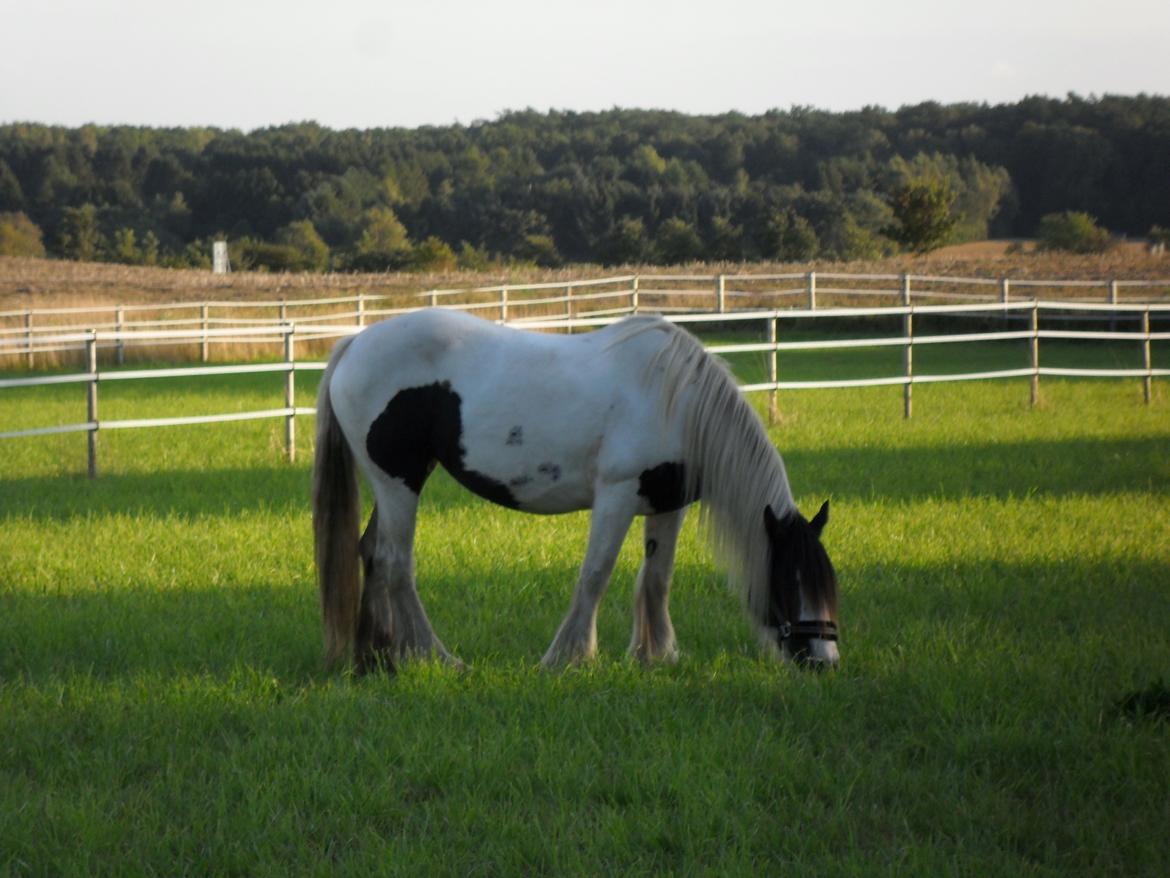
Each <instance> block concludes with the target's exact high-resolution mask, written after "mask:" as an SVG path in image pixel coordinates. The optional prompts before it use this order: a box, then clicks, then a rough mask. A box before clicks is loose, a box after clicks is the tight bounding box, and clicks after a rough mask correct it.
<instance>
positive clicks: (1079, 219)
mask: <svg viewBox="0 0 1170 878" xmlns="http://www.w3.org/2000/svg"><path fill="white" fill-rule="evenodd" d="M1112 243H1113V242H1112V239H1111V238H1110V237H1109V232H1108V231H1106V230H1105V229H1103V228H1101V227H1100V226H1099V225H1097V221H1096V220H1095V219H1094V218H1093V217H1091V216H1090V215H1089V214H1087V213H1084V212H1082V211H1077V210H1066V211H1062V212H1061V213H1048V214H1045V215H1044V216H1042V217H1041V218H1040V226H1039V228H1038V229H1037V230H1036V249H1037V250H1065V251H1068V252H1071V253H1104V252H1105V251H1106V250H1108V249H1109V248H1110V246H1112Z"/></svg>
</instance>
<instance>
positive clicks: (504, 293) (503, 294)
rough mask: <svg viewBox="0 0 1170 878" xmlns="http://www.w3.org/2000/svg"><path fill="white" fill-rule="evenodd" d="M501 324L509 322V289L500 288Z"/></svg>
mask: <svg viewBox="0 0 1170 878" xmlns="http://www.w3.org/2000/svg"><path fill="white" fill-rule="evenodd" d="M500 322H501V323H507V322H508V288H507V287H500Z"/></svg>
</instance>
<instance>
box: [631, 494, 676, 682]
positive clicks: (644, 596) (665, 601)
mask: <svg viewBox="0 0 1170 878" xmlns="http://www.w3.org/2000/svg"><path fill="white" fill-rule="evenodd" d="M685 516H686V508H685V507H684V508H682V509H679V510H677V511H675V512H663V513H661V514H659V515H648V516H646V527H645V541H644V544H645V549H646V555H645V557H644V559H643V560H642V568H641V570H639V571H638V583H637V586H636V588H635V592H634V634H633V636H632V637H631V638H630V655H632V656H634V657H635V658H637V659H639V660H640V661H643V662H653V661H676V660H677V659H678V646H677V644H676V643H675V639H674V626H673V625H672V624H671V622H670V577H671V574H672V573H673V572H674V550H675V546H677V545H678V532H679V530H680V529H681V528H682V523H683V518H684V517H685Z"/></svg>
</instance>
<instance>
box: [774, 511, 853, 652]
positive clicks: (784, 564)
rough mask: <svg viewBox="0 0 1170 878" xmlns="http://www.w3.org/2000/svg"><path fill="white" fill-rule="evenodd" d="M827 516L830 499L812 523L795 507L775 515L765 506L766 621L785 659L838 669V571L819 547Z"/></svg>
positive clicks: (823, 549)
mask: <svg viewBox="0 0 1170 878" xmlns="http://www.w3.org/2000/svg"><path fill="white" fill-rule="evenodd" d="M828 520H829V504H828V501H826V502H825V504H824V505H823V506H821V509H820V511H819V512H818V513H817V514H816V515H815V516H814V517H813V519H812V521H809V520H808V519H806V518H805V517H804V516H803V515H801V514H800V513H799V512H797V511H796V510H795V509H794V510H793V511H792V512H790V513H789V514H787V515H785V516H784V517H783V518H777V517H776V515H775V514H774V513H773V512H772V509H771V507H769V506H765V507H764V529H765V531H766V532H767V534H768V545H769V549H770V552H769V561H768V575H769V584H768V607H767V618H766V620H765V622H764V625H765V628H766V630H767V631H768V632H769V633H770V634H771V635H773V636H775V638H776V642H777V645H778V646H779V648H780V651H781V654H782V655H783V656H784V658H785V659H786V660H788V661H793V662H796V664H797V665H798V666H800V667H802V668H813V669H816V670H823V669H825V668H832V667H836V665H837V662H838V660H839V655H838V652H837V574H836V573H834V571H833V563H832V562H831V561H830V560H829V555H828V553H826V552H825V547H824V546H822V545H821V531H823V530H824V528H825V524H826V523H827V522H828Z"/></svg>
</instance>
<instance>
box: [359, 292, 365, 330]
mask: <svg viewBox="0 0 1170 878" xmlns="http://www.w3.org/2000/svg"><path fill="white" fill-rule="evenodd" d="M357 325H358V326H365V325H366V294H365V293H358V300H357Z"/></svg>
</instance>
